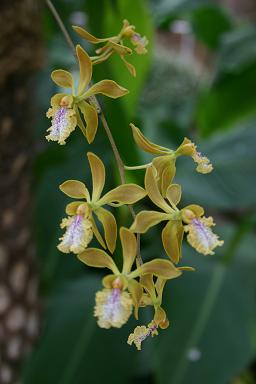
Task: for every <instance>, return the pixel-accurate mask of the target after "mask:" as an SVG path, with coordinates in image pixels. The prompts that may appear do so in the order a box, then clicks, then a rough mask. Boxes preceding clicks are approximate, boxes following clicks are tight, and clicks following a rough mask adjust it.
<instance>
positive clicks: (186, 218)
mask: <svg viewBox="0 0 256 384" xmlns="http://www.w3.org/2000/svg"><path fill="white" fill-rule="evenodd" d="M74 30H75V31H76V32H77V33H78V34H79V35H80V36H81V37H82V38H84V39H86V40H87V41H89V42H90V43H92V44H99V45H100V44H101V45H102V46H101V47H100V48H98V49H97V50H96V56H93V57H89V55H88V54H87V53H86V52H85V50H84V49H83V48H82V47H81V46H80V45H77V46H76V55H77V61H78V64H79V69H80V76H79V82H78V86H77V87H76V86H75V83H74V79H73V77H72V74H71V73H70V72H68V71H65V70H62V69H59V70H55V71H53V72H52V80H53V81H54V82H55V83H56V84H57V85H58V86H60V87H62V88H65V89H68V90H69V91H68V92H65V93H58V94H56V95H54V96H53V97H52V99H51V108H50V109H49V110H48V112H47V117H49V118H51V127H50V128H49V129H48V131H49V134H48V135H47V136H46V138H47V140H48V141H49V140H51V141H57V142H58V143H59V144H61V145H63V144H66V140H67V139H68V137H69V136H70V134H71V132H72V131H73V130H74V129H75V128H76V126H78V127H79V128H80V129H81V131H82V133H83V134H84V136H85V138H86V140H87V141H88V143H89V144H91V143H92V142H93V140H94V138H95V135H96V132H97V127H98V110H97V105H96V104H95V102H94V100H93V98H92V97H95V95H97V94H103V95H105V96H108V97H111V98H118V97H121V96H124V95H126V94H127V93H128V90H127V89H125V88H123V87H121V86H120V85H118V84H117V83H116V82H115V81H112V80H102V81H99V82H98V83H96V84H93V85H92V84H91V79H92V70H93V65H96V64H99V63H102V62H103V61H105V60H107V59H108V58H109V57H110V56H111V55H113V54H118V55H119V56H120V58H121V60H122V61H123V62H124V64H125V65H126V67H127V69H128V70H129V72H130V73H131V74H132V75H133V76H135V74H136V72H135V68H134V67H133V66H132V65H131V64H130V63H129V62H128V61H127V60H126V58H125V56H127V55H130V54H132V53H133V50H132V49H131V48H129V47H128V46H126V45H124V43H123V42H124V40H127V39H128V40H130V42H131V43H132V45H133V46H134V47H135V49H134V50H135V52H136V53H138V54H144V53H146V52H147V50H146V46H147V44H148V41H147V39H146V37H141V35H140V34H139V33H137V32H136V31H135V27H134V26H133V25H130V24H129V22H128V21H127V20H124V22H123V27H122V29H121V31H120V33H119V34H118V35H117V36H113V37H110V38H96V37H95V36H93V35H91V34H90V33H89V32H87V31H86V30H85V29H83V28H81V27H76V26H75V27H74ZM130 127H131V132H132V134H133V138H134V141H135V143H136V144H137V145H138V147H139V148H140V149H142V150H143V151H145V152H148V153H150V154H152V155H153V159H152V161H151V162H150V163H148V164H144V165H137V166H123V169H124V170H137V169H145V182H144V186H143V187H142V186H139V185H137V184H132V183H129V184H126V183H123V184H121V185H119V186H117V187H116V188H114V189H112V190H110V191H108V192H106V193H103V189H104V185H105V177H106V172H105V167H104V164H103V162H102V160H101V159H100V158H99V157H98V156H96V155H95V154H94V153H92V152H88V153H87V158H88V162H89V166H90V170H91V175H92V191H91V193H90V192H89V190H88V188H87V187H86V185H85V184H84V183H83V182H81V181H78V180H67V181H65V182H64V183H62V184H61V185H60V190H61V191H62V192H63V193H64V194H66V195H67V196H69V197H70V198H72V199H74V201H72V202H70V203H69V204H68V205H67V206H66V215H67V217H66V218H64V219H63V220H62V222H61V224H60V226H61V228H62V229H65V232H64V234H63V236H62V237H61V238H60V243H59V245H58V249H59V250H60V251H61V252H64V253H71V252H72V253H74V254H76V255H77V257H78V259H79V260H80V261H81V262H83V263H84V264H86V265H87V266H89V267H96V268H107V269H109V270H110V271H111V273H110V274H108V275H106V276H105V277H104V278H103V280H102V285H103V289H102V290H101V291H99V292H97V293H96V305H95V309H94V316H95V317H97V319H98V325H99V327H101V328H110V327H115V328H120V327H122V326H123V325H124V324H125V323H126V322H127V321H128V319H129V317H130V316H131V314H132V312H133V313H134V316H135V318H136V319H138V317H139V309H140V308H141V307H146V306H152V307H153V308H154V316H153V318H152V321H151V322H150V323H149V324H148V325H147V326H145V325H141V326H138V327H136V328H135V330H134V332H133V333H131V334H130V336H129V337H128V344H132V343H134V344H135V345H136V347H137V348H138V349H139V350H140V349H141V343H142V341H143V340H145V339H146V338H147V337H148V336H154V335H157V334H158V330H159V329H165V328H167V327H168V326H169V321H168V318H167V315H166V312H165V310H164V309H163V307H162V297H163V290H164V287H165V284H166V283H167V281H168V280H170V279H173V278H177V277H179V276H181V275H182V273H183V271H186V270H187V271H193V270H194V269H193V268H192V267H187V266H179V262H180V260H181V256H182V255H181V250H182V241H183V237H184V233H187V241H188V243H189V244H190V245H191V246H192V247H193V248H195V249H196V250H197V251H198V252H199V253H202V254H204V255H208V254H209V255H211V254H213V253H214V249H215V248H216V247H217V246H221V245H222V244H223V241H220V240H219V239H218V236H217V235H216V234H214V233H213V232H212V229H211V227H212V226H213V225H214V222H213V219H212V217H208V218H206V217H205V216H204V209H203V208H202V207H200V206H199V205H196V204H190V205H187V206H186V207H183V208H178V206H179V203H180V200H181V193H182V191H181V186H180V185H179V184H176V183H174V182H173V180H174V177H175V173H176V160H177V159H178V157H179V156H183V155H184V156H190V157H191V158H192V159H193V161H194V162H195V163H196V170H197V172H200V173H203V174H206V173H209V172H211V171H212V169H213V167H212V165H211V163H210V161H209V160H208V159H207V157H205V156H203V155H202V154H201V153H200V152H198V150H197V147H196V145H195V144H194V143H193V142H192V141H190V140H189V139H187V138H185V139H184V140H183V142H182V143H181V145H180V146H179V147H178V148H177V149H176V150H171V149H169V148H166V147H162V146H160V145H157V144H155V143H152V142H151V141H150V140H148V139H147V138H146V137H145V136H144V135H143V134H142V132H141V131H140V130H139V128H137V127H136V126H135V125H134V124H130ZM145 197H147V198H149V199H150V200H151V201H152V203H153V204H154V205H155V206H156V209H155V210H142V211H140V212H138V213H137V214H136V215H135V217H134V220H133V223H132V224H131V226H130V228H125V227H121V228H120V229H119V231H118V227H117V222H116V219H115V216H114V214H113V212H112V211H113V210H114V209H116V208H118V207H119V206H122V205H129V206H131V205H133V204H135V203H136V202H138V201H139V200H141V199H143V198H145ZM110 208H113V210H112V209H111V210H110ZM160 222H164V227H163V230H162V243H163V248H164V250H165V252H166V255H167V258H155V259H153V260H151V261H147V262H145V263H141V259H140V257H139V255H140V253H139V252H140V250H139V241H138V237H139V234H143V233H145V232H147V231H148V230H149V229H150V228H151V227H153V226H155V225H158V224H159V223H160ZM118 232H119V236H120V241H121V245H122V257H123V265H122V269H120V268H118V267H117V265H116V263H115V261H114V259H113V253H114V251H115V249H116V240H117V235H118ZM93 237H95V239H96V240H97V242H98V244H99V247H101V248H89V244H90V243H91V241H92V239H93Z"/></svg>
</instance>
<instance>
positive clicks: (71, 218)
mask: <svg viewBox="0 0 256 384" xmlns="http://www.w3.org/2000/svg"><path fill="white" fill-rule="evenodd" d="M87 157H88V161H89V165H90V169H91V174H92V193H91V194H90V193H89V191H88V189H87V187H86V186H85V184H84V183H82V182H81V181H78V180H67V181H65V182H64V183H63V184H61V185H60V190H61V191H62V192H63V193H65V194H66V195H67V196H69V197H71V198H74V199H78V201H75V202H71V203H69V204H68V205H67V206H66V213H67V215H68V218H66V219H63V221H62V223H61V228H66V232H65V234H64V235H63V236H62V237H61V238H60V240H61V242H60V244H59V245H58V249H59V250H60V251H61V252H64V253H69V252H73V253H76V254H78V253H81V252H82V251H84V250H85V248H86V247H87V246H88V244H89V243H90V241H91V240H92V238H93V234H94V235H95V237H96V238H97V240H98V241H99V243H100V244H101V246H102V247H103V248H106V245H105V242H104V240H103V238H102V236H101V234H100V232H99V230H98V228H97V225H96V222H95V220H94V215H95V216H96V217H97V219H98V220H99V221H100V222H101V224H102V226H103V229H104V237H105V241H106V244H107V247H108V249H109V250H110V252H112V253H113V252H114V250H115V246H116V237H117V224H116V219H115V217H114V215H113V214H112V213H111V212H110V211H109V210H107V209H105V208H103V207H104V206H105V205H109V206H121V205H124V204H133V203H135V202H137V201H138V200H140V199H142V198H143V197H144V196H145V195H146V191H145V190H144V189H143V188H142V187H140V186H138V185H136V184H123V185H120V186H118V187H116V188H114V189H112V190H111V191H109V192H107V193H106V194H105V195H103V196H102V191H103V188H104V185H105V167H104V164H103V162H102V161H101V160H100V159H99V157H98V156H96V155H95V154H93V153H92V152H88V153H87ZM81 199H83V200H81Z"/></svg>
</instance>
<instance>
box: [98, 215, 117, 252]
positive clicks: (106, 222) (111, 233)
mask: <svg viewBox="0 0 256 384" xmlns="http://www.w3.org/2000/svg"><path fill="white" fill-rule="evenodd" d="M94 213H95V214H96V216H97V217H98V219H99V221H100V222H101V223H102V225H103V229H104V234H105V240H106V243H107V247H108V249H109V250H110V252H111V253H113V252H114V250H115V248H116V238H117V225H116V219H115V216H114V215H113V214H112V213H111V212H109V211H107V210H106V209H105V208H102V207H100V208H97V209H95V210H94Z"/></svg>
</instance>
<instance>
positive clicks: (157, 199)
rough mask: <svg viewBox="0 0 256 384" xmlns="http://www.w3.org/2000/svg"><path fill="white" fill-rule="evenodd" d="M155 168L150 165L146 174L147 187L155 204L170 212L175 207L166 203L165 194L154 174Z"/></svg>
mask: <svg viewBox="0 0 256 384" xmlns="http://www.w3.org/2000/svg"><path fill="white" fill-rule="evenodd" d="M154 171H155V168H153V167H148V168H147V170H146V175H145V188H146V191H147V193H148V196H149V198H150V199H151V200H152V201H153V203H154V204H155V205H157V206H158V207H159V208H161V209H162V210H163V211H165V212H167V213H170V212H172V211H173V209H172V208H171V207H170V206H169V205H168V204H167V203H166V201H165V200H164V198H163V196H162V195H161V194H160V192H159V189H158V186H157V181H156V178H155V175H154Z"/></svg>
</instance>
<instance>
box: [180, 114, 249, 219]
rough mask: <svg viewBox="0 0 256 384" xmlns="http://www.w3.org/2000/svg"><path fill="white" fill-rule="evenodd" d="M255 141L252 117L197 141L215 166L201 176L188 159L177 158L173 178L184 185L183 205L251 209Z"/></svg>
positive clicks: (231, 209) (233, 209)
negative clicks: (231, 127) (207, 138)
mask: <svg viewBox="0 0 256 384" xmlns="http://www.w3.org/2000/svg"><path fill="white" fill-rule="evenodd" d="M255 141H256V130H255V120H252V121H251V122H248V123H247V124H244V125H242V126H238V127H236V129H234V130H233V131H231V132H225V133H222V134H219V135H216V136H214V137H213V138H212V139H211V140H208V141H207V142H205V143H201V144H200V143H197V144H198V148H199V150H200V152H201V153H203V154H205V155H206V156H207V157H208V158H209V159H210V160H211V162H212V164H213V167H214V169H213V171H212V172H211V173H210V174H207V175H200V174H198V173H197V172H196V171H195V164H194V163H193V162H191V160H190V159H185V158H183V159H180V161H179V160H178V161H177V164H176V165H177V168H178V169H179V173H178V174H177V179H176V180H177V182H178V183H179V184H181V185H182V186H183V198H184V201H183V204H184V205H185V204H191V203H195V204H199V205H202V206H203V207H210V208H215V209H222V210H223V209H225V210H229V211H232V212H239V211H241V210H245V209H247V210H250V209H252V208H253V207H254V206H255V204H256V194H255V189H256V180H255V164H256V151H255ZM183 204H182V206H184V205H183ZM180 206H181V205H180Z"/></svg>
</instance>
